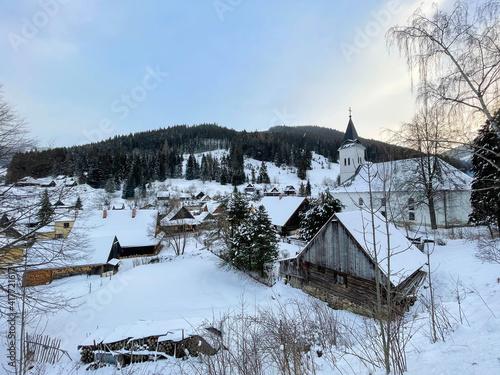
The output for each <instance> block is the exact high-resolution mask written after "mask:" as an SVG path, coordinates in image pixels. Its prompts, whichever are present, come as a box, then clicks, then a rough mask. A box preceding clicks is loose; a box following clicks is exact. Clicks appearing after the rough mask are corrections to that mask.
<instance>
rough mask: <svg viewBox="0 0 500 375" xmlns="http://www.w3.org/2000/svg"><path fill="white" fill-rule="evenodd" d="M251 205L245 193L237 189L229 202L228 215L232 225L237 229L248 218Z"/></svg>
mask: <svg viewBox="0 0 500 375" xmlns="http://www.w3.org/2000/svg"><path fill="white" fill-rule="evenodd" d="M249 213H250V205H249V203H248V200H247V198H246V197H245V195H244V194H242V193H240V192H238V191H236V192H235V193H234V194H233V197H232V199H231V200H230V201H229V203H228V207H227V215H228V220H229V222H230V223H231V227H232V228H233V229H234V230H235V229H236V228H237V227H238V226H239V225H240V224H241V223H242V222H243V221H245V220H246V219H247V218H248V215H249Z"/></svg>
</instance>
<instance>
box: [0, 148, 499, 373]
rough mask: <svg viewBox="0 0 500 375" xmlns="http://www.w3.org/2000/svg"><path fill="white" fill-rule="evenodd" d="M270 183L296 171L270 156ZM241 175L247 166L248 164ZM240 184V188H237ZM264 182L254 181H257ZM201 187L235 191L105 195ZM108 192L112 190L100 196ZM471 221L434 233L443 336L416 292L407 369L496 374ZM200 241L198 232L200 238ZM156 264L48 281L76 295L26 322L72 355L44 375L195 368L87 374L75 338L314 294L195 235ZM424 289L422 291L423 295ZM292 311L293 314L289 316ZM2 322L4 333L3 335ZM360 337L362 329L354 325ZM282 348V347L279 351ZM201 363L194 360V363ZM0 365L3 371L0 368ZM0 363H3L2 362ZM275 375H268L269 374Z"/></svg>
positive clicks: (1, 354)
mask: <svg viewBox="0 0 500 375" xmlns="http://www.w3.org/2000/svg"><path fill="white" fill-rule="evenodd" d="M245 164H246V165H247V167H248V165H253V166H254V167H259V166H260V164H261V162H259V161H255V160H252V159H245ZM313 168H314V169H313V170H312V171H308V173H307V175H308V179H309V180H310V182H311V186H312V193H313V196H314V195H317V194H318V193H319V192H320V191H323V190H324V189H325V188H327V187H329V188H330V189H333V188H334V186H335V181H336V178H337V175H338V165H337V164H330V163H328V161H327V160H326V159H325V158H323V157H322V156H320V155H317V154H314V156H313ZM267 169H268V174H269V176H270V177H271V184H270V185H271V186H278V188H281V189H282V188H284V187H285V186H287V185H294V186H295V188H296V189H297V190H298V187H299V184H300V180H299V179H298V178H297V176H296V173H295V172H296V171H295V170H294V169H293V168H278V167H276V166H274V165H273V164H272V163H267ZM246 171H247V172H248V171H249V169H248V168H246ZM244 186H245V185H243V186H240V187H239V189H240V191H241V190H242V189H243V187H244ZM263 187H264V186H260V188H263ZM160 190H168V191H171V192H179V193H181V192H191V193H198V192H199V191H203V192H204V193H205V194H208V195H210V196H212V197H213V196H217V195H221V194H225V193H230V192H232V191H233V187H232V186H231V185H226V186H221V185H219V184H217V183H214V182H205V183H203V182H202V181H199V180H194V181H186V180H182V179H178V180H167V181H164V182H156V183H152V184H151V185H150V186H149V187H148V193H147V196H146V197H144V198H139V199H137V200H136V201H135V202H131V201H124V200H122V199H121V197H120V196H121V192H120V191H118V192H116V193H114V194H112V197H111V198H112V201H111V204H112V205H116V206H117V207H119V206H121V204H122V203H123V204H125V205H126V206H132V205H135V204H136V205H138V206H139V207H142V205H146V204H156V203H158V202H156V193H157V192H158V191H160ZM105 195H106V193H105V192H104V190H102V189H101V190H94V189H92V188H90V187H89V186H87V185H79V186H76V187H74V188H73V189H72V191H71V197H70V198H68V199H70V200H69V202H67V203H74V202H73V201H72V200H76V197H77V196H80V197H81V200H82V202H83V206H84V209H99V208H102V201H103V199H104V197H105ZM107 198H109V197H107ZM477 230H478V229H473V228H468V229H464V230H463V231H460V230H459V232H457V230H455V233H454V236H453V235H452V233H450V232H446V231H444V230H443V231H440V232H439V233H438V234H437V235H438V236H439V237H440V238H442V239H443V240H444V242H445V243H446V245H445V246H436V248H435V251H434V253H433V254H432V257H431V269H432V271H433V272H432V275H433V283H434V287H435V291H436V297H437V298H436V299H437V301H438V305H439V309H440V311H443V312H445V313H444V315H443V316H446V324H445V325H446V329H445V331H444V341H443V340H442V339H441V340H439V341H438V342H436V343H432V342H431V339H430V333H429V332H430V331H429V314H428V312H427V309H426V308H425V306H424V304H423V301H424V298H421V299H419V300H418V301H417V303H416V304H415V305H414V306H413V307H412V308H411V310H410V312H409V313H408V314H407V318H408V319H409V320H411V321H412V322H413V330H412V332H411V334H412V337H411V339H410V341H409V343H408V344H407V346H406V351H407V365H408V374H416V375H424V374H425V375H428V374H453V375H455V374H497V373H500V351H499V349H498V348H499V347H500V324H499V323H500V265H499V264H489V263H482V262H481V261H479V260H478V259H477V258H476V257H475V243H474V242H473V241H466V240H464V239H450V237H452V238H457V237H461V236H457V234H462V233H461V232H474V231H477ZM200 240H201V241H202V239H200ZM280 246H281V254H282V256H283V257H287V256H293V255H294V254H295V253H296V252H298V251H299V250H300V248H299V247H298V246H297V245H294V244H293V243H292V244H287V243H282V242H281V243H280ZM160 258H161V259H162V261H161V262H160V263H155V264H142V263H143V262H141V261H134V260H132V259H128V260H123V264H122V265H121V267H120V271H119V272H118V273H117V274H116V275H114V276H112V277H111V278H109V277H108V278H101V277H99V276H90V277H87V276H74V277H70V278H66V279H62V280H57V281H54V282H53V283H52V284H51V285H50V286H40V287H37V288H51V289H50V290H53V291H54V295H56V294H57V293H56V292H58V293H62V294H64V295H66V296H67V297H68V298H73V301H72V304H74V305H75V306H77V307H75V308H74V309H73V310H71V311H58V312H55V313H54V314H53V315H50V316H44V317H41V318H42V319H41V321H40V322H39V323H38V324H36V325H31V326H30V331H31V332H38V333H43V334H45V335H49V336H50V337H53V338H55V337H59V338H61V339H62V345H61V346H62V348H64V349H65V350H67V351H68V353H69V354H70V356H71V358H72V360H69V358H67V357H63V359H62V360H61V362H60V363H59V364H57V365H55V366H48V367H47V368H46V369H45V370H44V371H41V372H37V369H33V370H32V371H31V372H30V373H31V374H33V375H35V374H36V375H41V374H44V373H45V374H50V375H52V374H80V375H82V374H92V373H95V374H102V375H111V374H130V375H132V374H142V375H147V374H182V373H184V374H190V373H193V374H196V373H197V372H196V371H194V370H193V369H197V368H198V369H199V363H198V362H197V361H198V359H196V358H191V359H188V360H187V361H183V360H180V359H173V358H170V359H167V360H163V361H160V362H158V363H146V364H137V365H133V366H129V367H126V368H124V369H122V370H117V369H115V368H113V367H105V368H101V369H98V370H95V371H94V370H91V371H86V370H85V369H86V368H87V365H84V364H82V363H81V362H79V358H80V355H79V351H78V349H77V346H78V345H81V344H86V343H92V342H93V341H94V340H95V341H97V342H98V341H100V340H102V339H104V340H105V341H108V342H109V341H111V340H112V339H113V338H121V337H131V336H133V337H140V336H141V335H148V334H162V333H168V334H171V335H172V336H175V337H179V335H181V332H184V334H186V335H188V334H190V333H196V332H200V330H201V331H203V327H206V326H210V325H211V324H213V322H214V321H217V320H219V319H220V318H221V317H223V316H225V315H233V316H234V315H237V314H239V313H241V312H242V309H243V310H244V312H245V313H247V314H255V313H257V312H258V311H266V310H273V311H276V310H279V309H280V308H281V307H283V306H288V308H289V309H293V306H295V307H296V306H299V305H301V306H306V305H308V304H310V303H311V301H313V300H314V299H312V298H311V297H309V296H307V295H306V294H305V293H303V292H302V291H300V290H298V289H293V288H291V287H290V286H289V285H285V284H284V283H283V282H282V281H281V280H279V279H278V280H277V282H276V284H274V286H273V287H267V286H265V285H263V284H260V283H258V282H257V281H255V280H253V279H252V278H250V277H249V276H247V275H245V274H243V273H241V272H239V271H236V270H234V269H231V268H228V267H227V266H224V267H221V261H220V260H219V258H217V257H216V256H215V255H213V254H212V253H211V252H209V251H208V250H206V249H205V248H204V247H203V245H202V242H199V241H197V240H195V239H194V238H191V239H190V241H189V243H188V246H187V250H186V253H185V254H184V255H182V256H179V257H175V256H174V253H173V250H172V249H168V248H165V249H164V250H162V253H160ZM428 291H429V289H428V288H427V289H426V288H423V289H422V290H421V293H423V294H428ZM293 313H294V311H291V312H290V314H292V315H293ZM335 314H337V315H338V317H339V320H342V321H343V322H350V323H349V324H350V325H351V326H352V327H355V329H359V330H361V327H362V326H363V321H364V319H363V318H362V317H360V316H356V315H354V314H352V313H348V312H344V311H336V312H335ZM3 327H5V325H4V322H2V331H4V332H5V329H4V328H3ZM359 333H360V334H361V335H363V332H362V331H360V332H359ZM1 339H2V342H1V345H0V358H1V359H0V364H2V365H3V366H6V362H7V360H6V358H7V343H6V341H5V336H2V338H1ZM276 350H280V348H276ZM310 359H311V361H312V362H313V363H314V366H313V369H312V370H311V372H310V373H311V374H334V373H342V374H384V373H385V372H384V370H383V369H381V368H370V367H366V366H365V365H363V364H362V363H361V361H360V360H359V359H357V358H356V357H355V356H353V355H345V356H340V355H339V356H338V358H337V359H338V362H337V363H336V366H338V367H337V368H336V369H332V366H331V364H330V363H329V362H328V361H327V359H326V358H325V356H323V357H321V358H320V357H318V356H317V355H316V352H315V351H314V350H311V353H310ZM197 366H198V367H197ZM0 368H2V367H1V366H0ZM4 368H6V367H3V368H2V369H4ZM270 374H272V373H270Z"/></svg>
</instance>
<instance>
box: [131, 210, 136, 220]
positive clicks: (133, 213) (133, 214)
mask: <svg viewBox="0 0 500 375" xmlns="http://www.w3.org/2000/svg"><path fill="white" fill-rule="evenodd" d="M136 213H137V210H136V209H135V208H134V209H133V210H132V219H133V218H134V217H135V214H136Z"/></svg>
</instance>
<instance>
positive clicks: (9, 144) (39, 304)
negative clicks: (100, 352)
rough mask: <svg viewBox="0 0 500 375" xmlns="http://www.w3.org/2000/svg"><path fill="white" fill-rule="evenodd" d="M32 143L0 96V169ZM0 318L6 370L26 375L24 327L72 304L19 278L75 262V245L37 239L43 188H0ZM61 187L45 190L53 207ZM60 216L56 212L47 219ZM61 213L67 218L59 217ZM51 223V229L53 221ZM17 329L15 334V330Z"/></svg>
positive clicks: (47, 288) (63, 190)
mask: <svg viewBox="0 0 500 375" xmlns="http://www.w3.org/2000/svg"><path fill="white" fill-rule="evenodd" d="M28 144H33V142H32V140H31V139H30V137H29V131H28V128H27V127H26V124H25V122H24V121H23V119H22V118H21V117H19V115H18V114H17V113H16V111H15V110H14V109H13V107H12V106H11V105H10V104H8V103H6V102H5V101H4V99H3V96H2V95H1V94H0V165H3V164H4V163H8V162H9V161H10V160H11V158H12V155H13V154H14V153H15V152H21V151H24V150H26V147H27V145H28ZM0 188H1V189H2V191H1V194H0V317H1V318H2V319H6V320H8V321H9V322H11V323H9V328H11V329H12V331H9V334H10V333H13V337H11V338H10V340H12V339H14V341H16V342H17V345H16V347H15V350H14V351H15V355H14V356H13V358H9V360H10V359H11V360H10V361H9V363H11V365H9V366H8V367H7V366H6V367H5V369H6V371H8V372H10V373H15V374H25V373H26V371H27V358H26V357H25V343H24V339H25V329H26V327H28V325H29V324H30V323H32V322H36V321H37V320H38V319H40V318H41V316H43V315H44V314H46V313H50V312H54V311H55V310H57V309H70V308H71V307H72V301H71V300H69V299H68V298H67V296H66V295H65V294H64V292H63V291H61V290H60V291H59V292H57V291H55V290H54V289H53V288H52V287H51V286H43V287H40V288H25V287H23V285H22V284H23V275H24V273H25V272H26V271H27V270H31V269H36V268H41V267H48V266H49V265H50V264H53V263H54V262H60V261H67V260H69V259H75V257H76V256H77V251H76V249H79V248H80V245H81V243H80V244H75V243H73V242H72V241H70V240H68V241H64V242H63V241H56V240H47V241H36V240H37V234H38V233H39V231H40V230H41V229H42V228H43V227H45V226H46V225H47V224H50V223H47V222H45V221H44V220H40V217H39V212H40V209H41V208H42V199H41V197H42V190H41V189H40V188H34V187H30V188H18V187H16V186H14V185H13V184H11V185H6V186H2V187H0ZM67 192H68V189H67V188H65V186H64V184H62V185H60V187H54V188H51V189H49V190H48V192H47V195H46V198H47V199H46V200H48V201H50V202H52V203H55V202H57V201H59V200H63V199H65V197H66V194H67ZM59 215H61V213H58V212H55V213H54V215H52V217H51V219H52V220H57V219H58V217H59ZM63 215H67V213H64V214H63ZM52 225H54V224H53V223H52ZM17 328H20V332H17Z"/></svg>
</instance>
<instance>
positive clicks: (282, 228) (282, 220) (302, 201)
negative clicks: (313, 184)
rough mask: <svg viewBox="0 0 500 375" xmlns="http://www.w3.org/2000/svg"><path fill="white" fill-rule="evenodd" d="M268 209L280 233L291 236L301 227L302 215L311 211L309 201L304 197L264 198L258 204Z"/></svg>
mask: <svg viewBox="0 0 500 375" xmlns="http://www.w3.org/2000/svg"><path fill="white" fill-rule="evenodd" d="M258 205H259V206H260V205H263V206H264V207H265V208H266V211H267V214H268V215H269V219H270V220H271V223H272V224H273V225H274V226H275V228H276V230H277V231H278V233H280V234H282V235H289V234H291V233H293V232H295V231H298V229H299V227H300V213H303V212H306V211H307V210H309V200H308V199H307V198H303V197H282V196H280V197H264V198H262V200H261V201H260V202H259V203H258Z"/></svg>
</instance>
